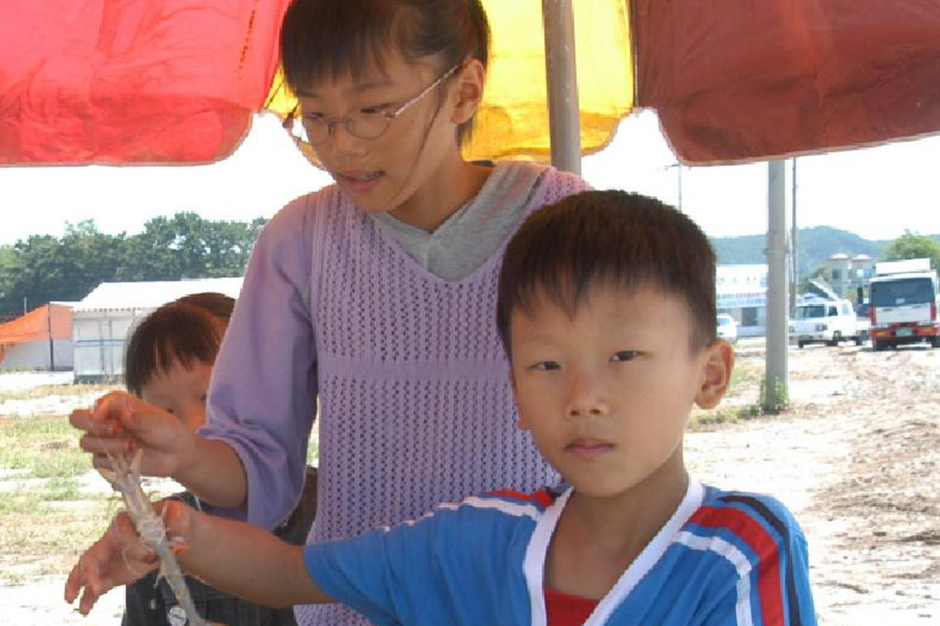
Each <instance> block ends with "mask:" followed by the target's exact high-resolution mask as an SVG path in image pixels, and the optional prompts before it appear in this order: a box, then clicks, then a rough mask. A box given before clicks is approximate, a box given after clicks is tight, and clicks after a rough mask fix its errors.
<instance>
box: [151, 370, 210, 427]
mask: <svg viewBox="0 0 940 626" xmlns="http://www.w3.org/2000/svg"><path fill="white" fill-rule="evenodd" d="M211 376H212V366H211V365H206V364H205V363H202V362H200V361H196V362H195V363H193V364H192V365H191V366H190V367H189V368H185V367H183V366H182V365H180V364H179V362H178V361H174V362H173V364H172V365H171V366H170V368H169V369H168V370H166V371H161V370H156V371H155V372H154V375H153V377H152V378H151V379H150V380H149V381H148V382H147V384H146V385H143V386H142V387H141V394H140V397H141V399H142V400H143V401H144V402H146V403H147V404H152V405H154V406H157V407H160V408H161V409H163V410H165V411H167V412H169V413H172V414H173V415H175V416H176V417H177V418H178V419H179V420H180V421H181V422H183V424H184V425H186V426H187V427H189V428H191V429H192V430H196V429H197V428H199V427H200V426H202V425H203V424H204V423H205V421H206V394H207V393H208V389H209V378H210V377H211Z"/></svg>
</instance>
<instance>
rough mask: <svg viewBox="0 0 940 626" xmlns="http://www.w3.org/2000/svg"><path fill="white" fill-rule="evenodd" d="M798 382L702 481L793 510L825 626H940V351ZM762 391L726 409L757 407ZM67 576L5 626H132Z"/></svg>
mask: <svg viewBox="0 0 940 626" xmlns="http://www.w3.org/2000/svg"><path fill="white" fill-rule="evenodd" d="M763 359H764V352H763V347H762V343H761V342H757V341H753V340H745V341H742V342H741V343H740V344H739V346H738V361H739V364H740V365H741V367H742V370H746V369H748V368H749V369H750V370H752V371H754V370H758V371H762V367H763V366H762V363H763ZM789 368H790V372H791V379H790V387H789V394H790V401H791V407H790V409H789V410H788V411H787V413H785V414H784V415H781V416H779V417H776V418H766V417H760V418H756V419H753V420H747V421H739V422H736V423H731V424H723V425H718V426H714V427H710V428H709V429H708V430H705V431H697V432H692V433H690V434H689V435H688V436H687V439H686V444H687V454H686V458H687V461H688V464H689V466H690V468H691V470H692V472H693V474H694V475H695V476H696V477H697V478H699V479H700V480H702V481H703V482H706V483H710V484H714V485H716V486H721V487H723V488H735V489H744V490H751V491H760V492H768V493H772V494H774V495H776V496H777V497H778V498H780V499H781V500H782V501H783V502H785V503H786V504H787V505H788V506H789V507H790V508H791V510H793V512H794V513H795V515H796V517H797V519H798V520H799V521H800V523H801V525H802V526H803V529H804V531H805V534H806V536H807V540H808V543H809V551H810V562H811V576H812V584H813V591H814V594H815V602H816V609H817V612H818V614H819V623H820V624H821V625H823V626H876V625H878V626H883V625H890V626H927V625H928V624H929V625H931V626H935V625H936V624H940V495H938V488H940V481H938V470H940V416H938V413H940V350H928V349H926V348H924V347H916V346H914V347H909V348H902V349H900V350H898V351H889V352H873V351H871V349H870V348H867V347H863V348H856V347H848V346H846V347H841V348H827V347H807V348H806V349H803V350H796V349H793V350H791V351H790V353H789ZM756 378H758V377H756V376H752V377H749V378H745V379H744V381H743V382H742V383H741V384H739V385H738V386H737V388H736V389H734V390H732V394H731V397H730V398H729V399H728V402H727V404H726V406H729V407H734V406H738V407H740V406H747V405H748V404H753V403H755V402H756V401H757V398H758V390H757V389H758V387H757V386H758V382H757V380H756ZM64 576H65V573H64V572H63V573H62V574H61V575H56V576H49V577H44V578H41V579H38V580H35V581H33V582H29V583H27V584H23V585H19V586H16V587H0V607H2V608H0V624H3V625H4V626H27V625H29V626H32V625H34V624H56V625H59V624H67V625H72V624H76V625H78V624H82V625H85V626H116V625H117V624H119V623H120V607H121V599H122V597H121V594H120V593H115V592H112V593H111V594H108V595H107V596H105V598H104V600H103V601H102V604H101V605H99V606H98V607H96V608H95V610H94V611H93V612H92V614H91V616H90V617H88V618H81V617H80V616H78V615H77V614H76V613H73V612H72V611H71V609H70V608H69V607H68V606H67V605H65V603H64V602H63V601H62V600H61V589H62V585H63V581H64Z"/></svg>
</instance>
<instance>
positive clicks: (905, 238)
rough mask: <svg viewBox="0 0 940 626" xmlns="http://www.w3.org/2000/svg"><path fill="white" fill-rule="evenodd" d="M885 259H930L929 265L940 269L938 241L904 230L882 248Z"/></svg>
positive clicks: (939, 246) (939, 245) (939, 244)
mask: <svg viewBox="0 0 940 626" xmlns="http://www.w3.org/2000/svg"><path fill="white" fill-rule="evenodd" d="M884 258H885V260H887V261H899V260H902V259H922V258H927V259H930V267H932V268H934V269H940V243H938V242H937V241H935V240H934V239H931V238H930V237H927V236H925V235H921V234H918V233H915V232H911V231H909V230H905V231H904V234H903V235H901V236H900V237H898V238H897V239H895V240H894V241H892V242H890V243H889V244H888V245H887V246H885V249H884Z"/></svg>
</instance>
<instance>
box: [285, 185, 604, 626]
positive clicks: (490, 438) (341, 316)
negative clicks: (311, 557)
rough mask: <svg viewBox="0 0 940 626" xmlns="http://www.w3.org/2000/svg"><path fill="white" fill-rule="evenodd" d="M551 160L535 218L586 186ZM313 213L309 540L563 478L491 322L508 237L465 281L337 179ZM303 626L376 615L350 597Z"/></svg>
mask: <svg viewBox="0 0 940 626" xmlns="http://www.w3.org/2000/svg"><path fill="white" fill-rule="evenodd" d="M586 187H587V186H586V184H585V183H584V182H583V181H582V180H581V179H580V178H577V177H575V176H573V175H570V174H564V173H561V172H558V171H557V170H554V169H551V168H546V169H545V173H544V174H543V176H542V178H541V180H540V182H539V186H538V189H537V190H536V191H535V193H534V194H533V196H532V199H531V200H530V202H529V206H528V207H527V208H526V214H528V213H530V212H531V211H533V210H534V209H536V208H538V207H541V206H542V205H544V204H548V203H551V202H554V201H556V200H559V199H561V198H562V197H564V196H567V195H570V194H572V193H576V192H578V191H581V190H583V189H585V188H586ZM319 205H320V206H318V207H317V209H316V211H315V218H314V219H315V226H314V229H313V232H314V241H313V261H312V267H311V281H312V282H311V292H310V294H311V295H310V307H311V318H312V319H314V320H316V323H315V329H314V332H315V341H316V346H317V378H318V386H319V401H320V407H319V415H320V419H319V437H320V439H319V441H320V454H319V473H318V475H319V485H318V493H319V499H320V500H319V506H318V514H317V518H316V521H315V523H314V527H313V529H312V530H311V533H310V537H309V541H310V542H319V541H326V540H332V539H341V538H348V537H354V536H357V535H359V534H362V533H363V532H366V531H368V530H371V529H372V528H375V527H378V526H390V525H394V524H397V523H399V522H402V521H406V520H409V519H413V518H416V517H418V516H420V515H422V514H423V513H425V512H427V511H430V510H431V509H432V508H433V507H434V506H435V505H437V504H439V503H441V502H447V501H457V500H460V499H461V498H463V497H465V496H467V495H470V494H474V493H478V492H481V491H485V490H490V489H495V488H512V489H518V490H520V491H523V492H529V491H533V490H536V489H538V488H539V487H543V486H546V485H552V484H555V483H556V482H557V481H558V476H557V474H556V473H555V471H554V470H553V469H552V468H551V467H550V466H549V465H548V464H547V463H546V462H545V461H544V460H543V459H542V457H541V456H540V455H539V453H538V452H537V450H536V449H535V447H534V445H533V444H532V442H531V440H530V438H529V437H528V435H527V434H526V433H523V432H521V431H520V430H519V429H518V428H517V427H516V422H517V420H518V416H517V414H516V411H515V406H514V403H513V399H512V394H511V390H510V387H509V384H508V378H507V374H508V370H509V366H508V363H507V361H506V357H505V354H504V352H503V348H502V345H501V344H500V340H499V336H498V333H497V330H496V324H495V311H496V293H497V282H498V277H499V268H500V264H501V261H502V256H503V252H504V250H505V243H504V244H503V245H502V246H501V247H500V248H499V250H498V252H497V253H496V254H494V255H493V256H492V257H491V258H490V259H489V260H488V261H486V262H485V263H484V264H483V265H482V266H480V267H479V268H477V270H476V271H474V272H473V273H472V274H470V275H469V276H467V277H466V278H464V279H463V280H460V281H453V282H451V281H446V280H443V279H441V278H439V277H437V276H435V275H433V274H431V273H430V272H428V271H427V270H425V269H424V268H422V267H421V266H420V265H418V264H417V263H416V262H415V261H414V260H413V259H412V258H411V257H409V256H408V255H407V254H406V253H405V252H404V251H403V250H402V249H401V247H400V246H399V245H398V244H397V243H396V242H395V241H394V240H392V239H390V238H388V236H387V235H385V234H384V233H382V232H381V231H380V230H379V229H378V228H377V227H376V225H375V222H374V221H373V220H372V219H371V218H370V217H369V216H368V215H367V214H365V213H364V212H362V211H361V210H359V209H357V208H356V207H355V206H354V205H353V204H352V202H351V201H350V200H349V198H348V196H346V195H345V194H343V193H341V192H340V191H339V190H338V189H336V188H333V189H332V190H330V191H324V192H321V194H320V199H319ZM297 616H298V622H299V623H300V624H301V625H304V624H310V625H313V624H316V625H317V626H332V625H339V624H343V625H349V624H366V623H367V622H365V621H364V620H363V619H361V618H359V617H358V614H356V613H353V612H352V611H351V610H349V609H346V608H345V607H341V606H323V607H297Z"/></svg>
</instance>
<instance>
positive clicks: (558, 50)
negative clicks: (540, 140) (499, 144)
mask: <svg viewBox="0 0 940 626" xmlns="http://www.w3.org/2000/svg"><path fill="white" fill-rule="evenodd" d="M542 22H543V26H544V29H545V78H546V80H545V82H546V86H547V90H548V120H549V131H550V138H551V147H552V165H554V166H555V167H556V168H558V169H560V170H565V171H568V172H574V173H575V174H580V173H581V112H580V109H579V102H578V71H577V67H576V65H575V58H576V57H575V40H574V13H573V12H572V8H571V0H542Z"/></svg>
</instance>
